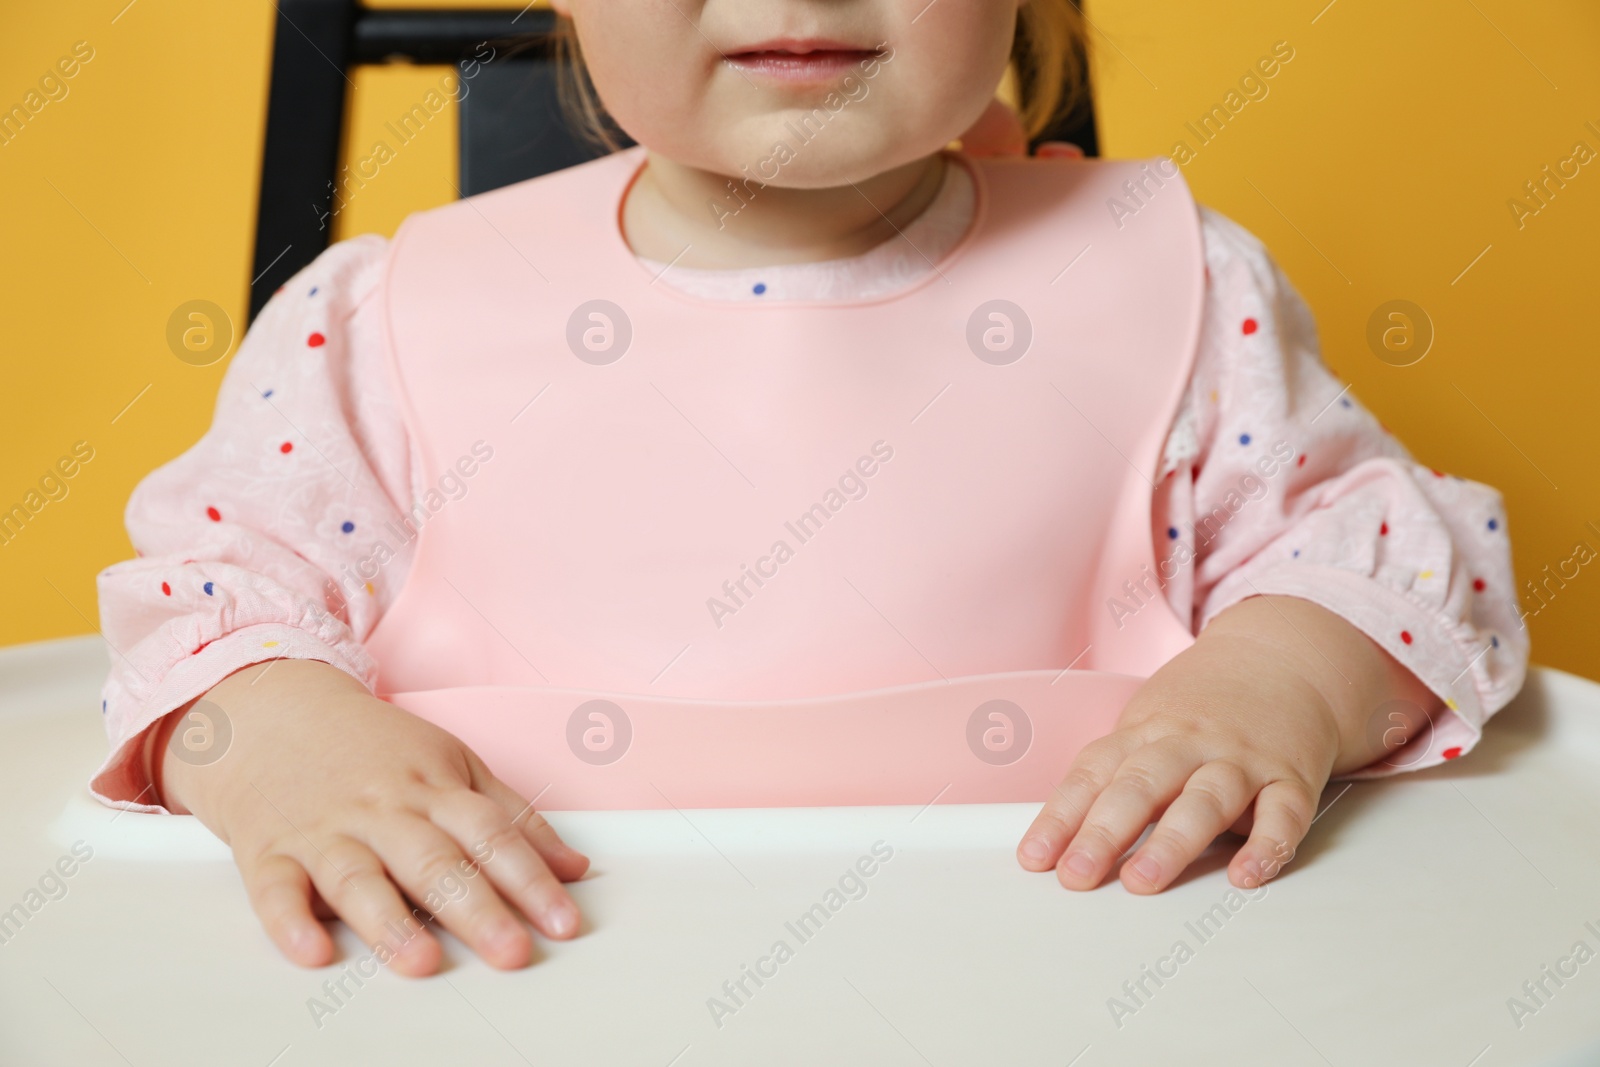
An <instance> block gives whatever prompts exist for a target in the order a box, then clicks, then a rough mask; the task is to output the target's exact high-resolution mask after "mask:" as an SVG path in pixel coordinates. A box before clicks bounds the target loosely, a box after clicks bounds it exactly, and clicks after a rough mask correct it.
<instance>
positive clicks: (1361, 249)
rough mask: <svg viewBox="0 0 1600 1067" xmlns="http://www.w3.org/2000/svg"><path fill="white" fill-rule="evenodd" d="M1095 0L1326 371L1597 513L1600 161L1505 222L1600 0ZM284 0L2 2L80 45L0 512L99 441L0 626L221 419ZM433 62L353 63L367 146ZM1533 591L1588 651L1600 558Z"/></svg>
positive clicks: (9, 625)
mask: <svg viewBox="0 0 1600 1067" xmlns="http://www.w3.org/2000/svg"><path fill="white" fill-rule="evenodd" d="M397 6H398V5H397ZM412 6H415V5H412ZM433 6H447V4H445V3H439V4H436V5H433ZM448 6H462V7H467V6H486V4H485V2H483V0H474V2H457V3H453V4H450V5H448ZM503 6H512V7H518V6H520V4H516V3H512V4H508V5H503ZM1088 13H1089V17H1090V18H1091V19H1092V21H1093V24H1094V27H1095V30H1094V34H1093V44H1094V46H1095V54H1096V62H1095V71H1096V81H1097V85H1096V95H1097V105H1098V109H1099V119H1100V123H1101V137H1102V142H1103V151H1104V152H1105V154H1107V155H1115V156H1130V155H1147V154H1153V153H1157V152H1172V151H1173V146H1174V144H1175V143H1176V142H1177V141H1179V140H1184V141H1187V142H1188V143H1189V145H1190V147H1191V148H1198V151H1197V153H1196V155H1195V157H1194V159H1193V160H1192V161H1191V162H1189V163H1187V164H1186V165H1185V166H1184V171H1185V174H1186V176H1187V178H1188V180H1189V182H1190V183H1191V185H1192V186H1193V187H1194V189H1195V191H1196V193H1197V195H1198V196H1199V198H1200V199H1201V200H1202V201H1204V202H1206V203H1208V204H1210V205H1211V206H1212V207H1215V208H1216V209H1218V210H1220V211H1222V212H1223V213H1224V214H1227V215H1229V216H1230V217H1232V218H1234V219H1235V220H1237V221H1239V222H1240V223H1242V224H1243V225H1245V226H1246V227H1248V228H1249V229H1250V230H1252V231H1253V232H1255V233H1256V234H1258V235H1259V236H1260V237H1261V238H1262V239H1263V240H1264V241H1265V242H1266V243H1267V245H1268V246H1269V247H1270V248H1271V249H1272V251H1273V252H1274V253H1275V255H1276V256H1277V257H1278V259H1279V261H1280V262H1281V263H1282V264H1283V266H1284V268H1285V270H1286V271H1287V272H1288V274H1289V276H1290V277H1291V279H1293V281H1294V283H1295V285H1296V287H1297V288H1298V289H1299V290H1300V292H1301V293H1302V294H1303V295H1304V296H1305V297H1306V298H1307V300H1308V301H1309V302H1310V304H1311V306H1312V308H1313V309H1314V311H1315V312H1316V316H1317V321H1318V323H1319V326H1320V329H1321V335H1322V340H1323V351H1324V358H1325V359H1326V360H1327V362H1328V363H1329V364H1330V365H1331V366H1332V367H1333V369H1334V370H1335V372H1336V373H1338V374H1339V375H1341V376H1342V377H1343V378H1345V379H1346V380H1347V381H1349V382H1351V383H1352V384H1353V386H1354V390H1355V392H1356V394H1357V395H1359V396H1360V397H1361V399H1362V400H1363V402H1365V403H1366V404H1367V405H1368V406H1370V407H1371V408H1373V409H1374V410H1375V411H1376V412H1377V413H1378V414H1379V416H1380V417H1381V418H1382V419H1383V420H1384V421H1385V422H1386V423H1387V425H1388V426H1389V427H1390V428H1391V429H1393V430H1394V431H1395V432H1396V433H1397V434H1399V435H1400V437H1401V438H1402V439H1404V440H1405V441H1406V442H1407V443H1408V444H1409V445H1410V446H1411V447H1412V449H1413V451H1414V452H1416V454H1417V455H1418V457H1419V458H1420V459H1421V460H1422V461H1424V462H1426V463H1429V464H1431V465H1433V466H1436V467H1439V468H1441V469H1444V470H1447V471H1451V472H1454V473H1458V474H1461V475H1463V476H1465V477H1469V478H1474V479H1478V480H1481V481H1485V482H1489V483H1491V484H1493V485H1496V486H1498V487H1500V488H1501V489H1502V490H1503V491H1504V493H1505V495H1506V498H1507V504H1508V507H1509V511H1510V516H1511V532H1512V543H1513V545H1514V547H1515V552H1516V561H1517V569H1518V575H1519V578H1520V579H1522V580H1527V579H1530V578H1534V577H1536V576H1539V575H1540V573H1541V572H1542V571H1543V569H1544V568H1545V567H1546V566H1550V567H1552V568H1554V567H1556V566H1557V565H1558V564H1560V563H1561V562H1562V561H1565V560H1567V559H1568V558H1569V557H1571V556H1572V555H1573V550H1574V546H1575V544H1576V543H1577V542H1578V541H1580V540H1584V541H1587V542H1588V544H1589V545H1591V546H1593V547H1594V548H1595V549H1596V550H1597V551H1600V463H1597V462H1596V460H1597V459H1600V449H1597V447H1596V444H1595V441H1596V430H1595V426H1596V424H1597V422H1600V418H1597V413H1596V412H1595V410H1594V408H1595V405H1596V400H1597V398H1600V359H1597V358H1596V357H1597V355H1600V352H1597V347H1600V345H1597V341H1596V339H1595V332H1596V323H1595V304H1596V297H1597V288H1600V286H1597V283H1600V268H1597V267H1596V265H1595V257H1596V252H1597V249H1596V241H1597V238H1600V160H1596V161H1595V162H1592V163H1590V164H1589V165H1587V166H1584V167H1582V168H1581V169H1580V171H1579V174H1578V176H1577V177H1576V178H1573V179H1571V180H1570V181H1569V182H1568V183H1567V185H1566V187H1565V188H1564V189H1560V190H1558V191H1556V192H1555V194H1554V195H1553V196H1551V197H1550V198H1549V200H1550V202H1549V203H1548V205H1547V206H1544V207H1543V208H1542V209H1541V210H1540V211H1539V212H1538V214H1537V215H1534V216H1532V217H1528V218H1524V219H1523V220H1522V222H1523V225H1522V226H1521V227H1520V228H1519V225H1518V223H1517V220H1516V219H1515V218H1514V216H1513V214H1512V212H1511V210H1510V209H1509V208H1508V206H1507V202H1508V200H1510V199H1511V198H1513V197H1518V196H1521V197H1524V198H1525V199H1526V192H1525V190H1524V188H1523V183H1524V182H1527V181H1529V180H1534V179H1538V178H1540V177H1541V174H1540V170H1541V168H1542V167H1543V166H1545V165H1546V164H1550V165H1552V166H1553V165H1555V164H1556V163H1557V162H1558V161H1560V160H1562V159H1565V158H1567V157H1568V156H1570V155H1571V153H1572V148H1573V145H1574V143H1575V142H1577V141H1579V140H1582V141H1585V142H1586V143H1587V144H1588V145H1589V147H1591V148H1593V149H1594V150H1596V151H1597V152H1600V65H1597V64H1596V63H1595V59H1594V57H1595V56H1596V55H1600V8H1597V7H1596V5H1594V4H1593V3H1592V0H1549V2H1546V3H1543V4H1540V5H1531V6H1530V5H1522V4H1516V3H1513V2H1512V0H1412V2H1408V3H1406V4H1404V5H1396V4H1389V3H1379V2H1378V0H1335V2H1334V3H1332V4H1331V5H1330V4H1327V0H1310V2H1304V0H1294V2H1285V0H1225V2H1223V3H1220V4H1210V5H1198V4H1193V3H1188V2H1183V0H1090V6H1089V8H1088ZM272 21H273V19H272V5H271V3H270V0H228V2H227V3H225V4H217V3H208V2H204V0H161V2H159V3H157V2H154V0H143V2H138V0H136V2H135V3H134V4H133V5H131V6H128V4H127V0H92V2H85V3H79V4H73V5H42V4H38V5H27V6H26V7H25V8H18V9H16V10H13V11H9V12H8V13H7V14H6V15H5V16H4V18H3V21H0V25H3V29H4V32H0V108H3V109H9V107H10V105H11V104H12V103H16V102H20V101H21V99H22V97H23V95H24V94H25V93H27V92H28V91H29V90H30V89H32V88H35V87H36V84H37V82H38V79H39V78H40V77H41V76H42V75H44V74H46V73H47V72H48V71H50V70H51V69H52V67H53V65H54V64H55V62H56V61H57V59H58V58H60V57H63V56H67V55H70V54H71V52H72V49H73V46H74V44H75V43H76V42H79V41H84V42H87V46H88V47H89V48H92V49H93V58H92V59H90V60H89V61H88V62H87V63H85V64H83V65H82V66H81V69H79V71H78V72H77V74H76V75H75V76H74V77H73V78H71V79H70V80H67V81H66V85H67V88H68V94H67V95H66V96H65V97H64V98H62V99H59V100H53V101H51V102H50V103H49V104H48V105H47V106H46V107H45V108H44V109H43V110H42V111H41V112H40V113H39V114H38V115H36V116H35V117H34V118H33V120H32V121H31V122H29V123H28V125H27V126H26V128H25V129H24V130H23V132H22V133H21V134H20V135H19V136H17V137H15V139H14V140H12V141H11V142H10V143H9V144H3V145H0V205H3V208H0V210H3V211H4V221H3V222H0V235H3V237H0V241H3V243H0V248H3V249H4V255H3V256H0V323H3V333H0V367H3V373H4V383H5V388H4V390H3V392H0V424H3V426H4V437H3V440H4V445H5V447H4V449H3V450H0V510H3V509H6V508H9V507H10V506H11V504H13V503H17V502H21V501H22V500H23V498H24V497H25V495H26V494H27V493H28V492H29V490H30V489H32V488H36V487H37V484H38V482H39V479H40V478H41V476H43V475H44V474H45V473H46V472H47V471H48V470H50V469H51V468H52V467H53V465H54V464H55V463H56V461H57V460H58V459H59V458H60V457H62V456H64V455H67V454H69V453H70V451H71V449H72V447H73V445H74V443H75V442H78V441H87V442H88V443H89V446H90V447H92V448H93V450H94V458H93V459H92V460H91V461H90V462H88V463H87V464H85V465H83V466H82V467H81V469H79V470H78V472H77V473H76V475H75V476H74V477H73V478H72V479H70V480H69V481H68V482H67V485H68V486H69V489H70V492H69V494H68V495H67V496H66V497H65V498H64V499H60V500H55V501H51V502H49V503H48V504H47V505H46V506H45V507H44V508H43V510H41V511H40V512H39V514H38V515H37V516H35V517H34V518H33V520H32V521H31V522H30V523H29V524H28V525H27V526H26V527H25V528H24V530H23V531H22V533H21V534H20V535H19V536H17V537H15V539H14V540H12V541H11V542H10V543H9V544H6V545H4V546H0V597H3V600H0V602H3V603H4V605H5V606H6V610H5V612H4V613H3V615H0V644H9V643H14V642H20V641H29V640H37V639H43V638H48V637H56V636H64V635H68V634H75V633H87V632H89V631H90V630H91V629H92V628H93V627H94V625H95V619H96V607H95V601H94V575H95V573H96V572H97V571H98V570H99V569H100V568H102V567H104V566H105V565H107V564H109V563H112V562H114V561H116V560H118V559H123V558H126V557H127V556H129V555H131V548H130V546H129V545H128V542H127V539H126V536H125V534H124V531H123V528H122V521H121V517H122V509H123V506H124V505H125V503H126V501H127V498H128V495H129V493H130V492H131V491H132V489H133V486H134V485H135V484H136V483H137V481H138V480H139V478H140V477H141V476H142V475H143V474H145V473H146V472H147V471H149V470H150V469H152V468H153V467H155V466H157V465H159V464H160V463H162V462H164V461H165V460H167V459H170V458H171V457H173V456H175V455H176V454H178V453H179V452H181V451H182V450H183V449H184V448H186V447H187V446H188V445H190V444H191V443H192V442H193V441H194V440H195V439H196V438H198V437H199V435H200V434H201V433H202V432H203V430H204V429H205V427H206V425H207V424H208V422H209V420H210V416H211V409H212V404H213V400H214V397H215V394H216V390H217V386H218V383H219V381H220V378H221V374H222V371H223V369H224V367H225V366H226V361H222V362H218V363H216V364H213V365H212V366H208V367H194V366H190V365H188V364H186V363H183V362H181V361H180V360H178V359H176V358H175V357H174V356H173V354H172V352H171V351H170V350H169V348H168V346H167V341H166V327H167V320H168V318H169V316H170V315H171V313H172V311H173V309H174V308H176V307H178V306H179V305H180V304H183V303H185V302H187V301H190V300H195V299H205V300H210V301H213V302H215V303H216V304H219V305H221V306H222V307H223V308H225V309H226V310H227V312H228V313H229V314H230V315H231V316H232V319H233V322H234V324H235V329H236V330H237V329H238V328H239V327H240V326H242V323H243V321H244V313H245V307H246V299H247V292H248V283H249V277H250V262H251V240H252V228H253V220H254V205H255V196H256V187H257V182H258V174H259V167H260V138H261V130H262V124H263V122H264V118H265V115H264V111H265V102H266V79H267V73H268V69H269V63H270V49H271V31H272ZM1280 41H1281V42H1287V45H1288V47H1290V48H1292V49H1293V50H1294V58H1293V59H1292V60H1290V61H1289V62H1288V63H1287V64H1285V65H1284V66H1283V67H1282V69H1281V70H1280V71H1279V72H1278V73H1277V74H1276V76H1274V77H1273V78H1272V79H1270V80H1268V81H1267V82H1266V84H1267V86H1268V87H1269V90H1270V91H1269V93H1268V95H1267V96H1266V97H1265V98H1262V99H1258V100H1252V101H1251V102H1249V103H1248V104H1246V105H1245V106H1244V107H1243V108H1242V109H1240V110H1239V112H1238V114H1237V115H1235V116H1233V117H1232V118H1231V119H1230V120H1229V122H1228V124H1227V126H1226V127H1225V128H1224V129H1223V130H1222V131H1221V132H1220V134H1218V135H1217V136H1216V137H1215V139H1214V140H1212V141H1211V143H1209V144H1207V145H1205V146H1204V147H1199V142H1198V140H1197V139H1196V138H1195V136H1194V135H1193V134H1192V133H1191V132H1190V131H1188V130H1186V128H1185V125H1184V124H1185V122H1194V121H1197V120H1198V119H1199V118H1200V116H1202V115H1203V114H1205V113H1206V112H1208V111H1209V110H1210V109H1211V108H1212V106H1213V105H1216V104H1219V103H1223V102H1224V98H1225V97H1226V94H1227V93H1228V92H1229V91H1230V90H1232V89H1235V88H1237V86H1238V82H1239V79H1240V78H1241V77H1242V76H1243V75H1244V74H1245V73H1246V72H1247V71H1249V70H1250V69H1251V67H1252V65H1253V64H1254V63H1255V62H1256V61H1257V60H1258V59H1259V58H1261V57H1263V56H1266V55H1268V54H1269V53H1270V52H1271V51H1272V50H1273V47H1274V45H1275V44H1276V43H1277V42H1280ZM438 73H439V72H438V70H437V69H434V68H415V69H407V68H404V67H386V68H372V69H365V70H362V71H360V72H358V73H356V74H355V75H353V77H354V81H355V84H356V86H357V90H356V91H355V93H354V94H352V97H351V103H350V115H351V120H352V131H353V132H352V134H351V136H350V144H351V146H352V147H353V148H354V149H355V151H356V153H357V154H361V153H364V152H365V151H367V150H368V149H369V148H370V142H371V140H372V139H374V138H375V136H376V133H375V131H376V130H377V129H379V128H380V127H381V126H382V124H383V122H384V121H385V120H387V119H390V118H392V117H393V116H394V115H397V114H399V113H401V112H403V111H405V110H407V109H408V108H409V106H410V104H411V103H412V102H413V101H414V100H416V99H419V98H420V96H421V95H422V93H424V92H425V91H426V90H427V88H428V87H429V86H431V85H433V84H435V82H436V79H437V77H438ZM1586 121H1592V122H1593V123H1594V124H1595V127H1596V128H1595V129H1589V128H1586V127H1585V122H1586ZM455 135H456V133H455V127H454V120H453V116H452V117H451V118H450V119H449V120H448V121H442V122H436V123H433V124H432V125H430V126H429V127H428V129H427V130H426V132H425V133H424V135H423V136H422V137H420V138H418V140H417V141H416V142H415V145H414V146H408V149H407V151H406V152H404V153H400V154H399V157H398V158H397V159H396V160H395V161H394V162H393V163H392V164H389V165H386V166H385V167H384V169H383V171H382V172H381V174H380V176H379V178H378V179H376V180H374V181H373V182H372V183H370V184H369V185H368V187H367V188H366V189H364V190H363V191H362V192H361V194H360V195H359V196H358V197H356V198H355V199H353V200H352V201H350V203H349V204H348V206H347V207H346V208H345V210H344V211H343V213H342V214H341V215H340V216H339V218H338V219H337V220H336V228H335V233H336V235H337V236H340V237H346V236H350V235H352V234H355V233H363V232H380V233H390V232H392V231H393V229H394V227H395V225H397V224H398V222H399V220H400V218H401V217H402V216H403V215H404V214H405V212H406V211H408V210H411V209H414V208H417V207H423V206H428V205H431V204H436V203H440V202H443V201H445V200H447V199H449V198H450V197H452V196H453V195H454V194H453V192H452V190H451V186H450V182H451V181H452V180H453V177H454V166H455V158H456V157H455ZM1530 203H1531V202H1530ZM308 210H309V208H308ZM1393 299H1406V300H1410V301H1412V302H1414V303H1416V304H1417V305H1420V306H1421V307H1422V308H1423V309H1424V310H1425V312H1426V313H1427V315H1428V317H1429V318H1430V319H1431V320H1432V323H1433V325H1434V328H1435V331H1436V339H1435V341H1434V343H1433V347H1432V350H1431V351H1430V352H1429V353H1428V355H1427V356H1426V357H1425V358H1424V359H1422V360H1421V361H1420V362H1418V363H1416V364H1414V365H1411V366H1405V367H1397V366H1392V365H1390V364H1389V363H1386V362H1384V361H1382V360H1380V359H1378V358H1377V357H1376V356H1375V355H1374V353H1373V352H1372V351H1371V350H1370V349H1369V347H1368V343H1367V340H1366V333H1367V323H1368V319H1369V317H1370V315H1371V314H1372V312H1373V310H1374V309H1375V308H1377V307H1378V305H1380V304H1382V303H1384V302H1386V301H1389V300H1393ZM235 343H236V341H235ZM130 403H131V406H130ZM1588 522H1594V523H1595V524H1596V528H1595V529H1590V528H1588V527H1587V526H1586V525H1585V524H1586V523H1588ZM1568 573H1569V574H1570V573H1571V565H1570V564H1569V565H1568ZM1547 597H1549V603H1548V606H1546V607H1545V608H1544V609H1543V610H1542V611H1541V612H1540V613H1539V614H1538V615H1537V616H1536V617H1534V616H1530V617H1529V619H1528V624H1529V626H1530V627H1531V628H1532V630H1533V638H1534V655H1535V658H1536V659H1538V660H1539V661H1540V662H1543V663H1548V664H1551V665H1554V666H1560V667H1564V668H1566V669H1568V670H1573V671H1576V672H1578V673H1582V674H1587V675H1589V676H1590V677H1600V649H1597V641H1600V561H1597V562H1596V564H1594V565H1591V566H1587V567H1583V568H1582V569H1581V570H1580V572H1579V576H1578V577H1577V578H1575V579H1572V580H1571V581H1570V582H1568V583H1567V585H1566V586H1565V588H1562V589H1559V590H1558V591H1557V592H1555V594H1554V595H1553V597H1551V596H1550V594H1547ZM1523 599H1524V607H1525V608H1528V609H1531V608H1534V607H1537V606H1538V603H1539V602H1538V600H1537V599H1535V598H1533V597H1531V596H1530V595H1525V596H1524V598H1523Z"/></svg>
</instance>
